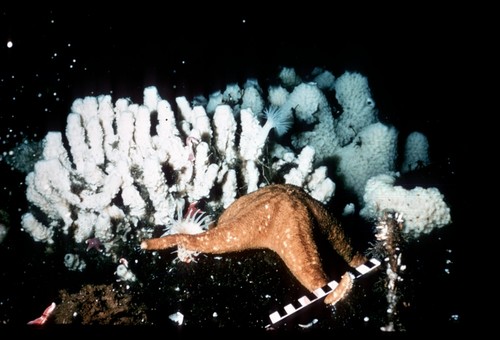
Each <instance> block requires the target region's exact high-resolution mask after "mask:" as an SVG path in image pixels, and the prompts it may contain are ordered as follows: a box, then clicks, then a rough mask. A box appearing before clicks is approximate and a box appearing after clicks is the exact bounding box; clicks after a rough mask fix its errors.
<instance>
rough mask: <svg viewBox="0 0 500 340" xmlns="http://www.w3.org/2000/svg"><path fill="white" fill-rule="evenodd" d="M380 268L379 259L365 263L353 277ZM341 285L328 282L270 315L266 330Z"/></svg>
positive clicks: (355, 270) (354, 271)
mask: <svg viewBox="0 0 500 340" xmlns="http://www.w3.org/2000/svg"><path fill="white" fill-rule="evenodd" d="M378 266H380V261H379V260H377V259H370V260H368V261H366V262H365V263H363V264H362V265H360V266H358V267H356V268H354V270H353V272H352V275H353V276H354V278H355V279H357V278H359V277H361V276H363V275H365V274H367V273H369V272H371V271H373V270H374V269H375V268H377V267H378ZM338 285H339V283H338V282H337V281H335V280H333V281H330V282H328V284H326V285H325V286H323V287H321V288H318V289H316V290H314V291H313V292H311V293H309V294H307V295H304V296H302V297H300V298H299V299H297V301H296V302H295V303H289V304H288V305H286V306H285V307H283V308H282V310H279V311H276V312H274V313H271V314H269V318H270V319H271V323H270V324H268V325H267V326H266V328H268V327H271V326H272V325H275V324H276V323H278V322H280V321H283V319H285V318H287V317H289V316H290V315H292V314H294V313H296V312H298V311H299V310H301V309H302V308H304V307H306V306H308V305H310V304H312V303H314V302H316V301H318V300H320V299H321V298H323V297H325V296H326V295H328V294H329V293H331V292H332V291H333V290H334V289H335V288H337V286H338Z"/></svg>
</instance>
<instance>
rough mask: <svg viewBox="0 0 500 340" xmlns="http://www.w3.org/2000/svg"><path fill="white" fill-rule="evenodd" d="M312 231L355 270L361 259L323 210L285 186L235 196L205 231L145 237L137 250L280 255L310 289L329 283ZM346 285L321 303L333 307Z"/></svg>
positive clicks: (297, 189)
mask: <svg viewBox="0 0 500 340" xmlns="http://www.w3.org/2000/svg"><path fill="white" fill-rule="evenodd" d="M315 227H319V228H320V229H321V231H322V232H323V233H324V234H325V235H326V236H327V237H328V240H329V241H330V243H331V245H332V246H333V248H334V249H335V251H336V252H337V253H338V254H339V255H341V256H342V257H343V258H344V260H345V261H346V262H347V263H348V264H349V266H351V267H357V266H358V265H360V264H362V263H364V262H365V261H366V258H365V256H363V255H362V254H360V253H358V252H356V251H355V250H354V248H353V246H352V245H351V243H350V241H349V239H348V238H347V236H346V235H345V233H344V231H343V229H342V228H341V226H340V224H339V223H338V221H337V220H336V219H335V218H333V217H332V216H331V215H330V214H329V213H328V212H327V210H326V209H325V207H324V206H323V205H322V204H321V203H320V202H319V201H317V200H315V199H314V198H312V197H311V196H310V195H308V194H307V193H306V192H305V191H304V190H303V189H302V188H300V187H298V186H294V185H290V184H275V185H269V186H266V187H263V188H261V189H259V190H257V191H254V192H252V193H250V194H247V195H245V196H242V197H240V198H239V199H237V200H236V201H234V202H233V203H232V204H231V205H230V206H229V207H228V208H227V209H226V210H225V211H224V212H223V213H222V215H221V216H220V217H219V219H218V221H217V225H216V226H215V227H213V228H211V229H209V230H207V231H206V232H203V233H200V234H192V235H191V234H171V235H167V236H164V237H160V238H153V239H148V240H144V241H142V243H141V248H142V249H146V250H162V249H168V248H172V247H175V246H177V247H182V248H185V249H187V250H190V251H196V252H200V253H211V254H222V253H229V252H237V251H243V250H247V249H266V248H267V249H270V250H273V251H274V252H276V253H277V254H278V255H279V256H280V257H281V259H282V260H283V261H284V262H285V264H286V266H287V267H288V269H289V270H290V271H291V273H292V274H293V275H294V276H295V278H296V279H297V280H298V281H299V282H300V283H301V284H302V285H303V286H304V287H305V288H307V289H308V290H309V291H314V290H315V289H317V288H320V287H323V286H325V285H326V284H327V283H328V279H327V276H326V274H325V272H324V271H323V268H322V264H321V260H320V256H319V253H318V248H317V246H316V244H315V242H314V238H313V229H314V228H315ZM351 286H352V277H351V276H350V275H349V274H348V273H346V274H344V275H343V276H342V279H341V281H340V283H339V285H338V287H337V288H336V289H335V290H334V291H333V292H331V293H330V294H329V295H328V296H327V297H326V298H325V303H326V304H335V303H336V302H338V301H339V300H340V299H341V298H342V297H343V296H345V294H346V293H347V292H348V291H349V290H350V288H351Z"/></svg>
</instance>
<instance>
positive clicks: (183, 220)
mask: <svg viewBox="0 0 500 340" xmlns="http://www.w3.org/2000/svg"><path fill="white" fill-rule="evenodd" d="M182 209H183V208H182V207H178V209H177V219H176V220H174V221H173V223H172V225H170V226H169V228H168V230H167V231H166V232H165V233H163V235H162V236H166V235H171V234H191V235H193V234H199V233H202V232H204V231H206V230H207V229H208V226H209V225H210V223H212V220H211V218H210V216H209V215H206V213H205V212H203V211H201V210H200V209H196V208H195V209H188V212H187V214H186V215H185V216H184V215H183V214H182ZM198 255H199V252H197V251H192V250H188V249H185V248H183V247H181V246H178V247H177V259H178V260H180V261H182V262H187V263H189V262H191V261H194V262H196V256H198Z"/></svg>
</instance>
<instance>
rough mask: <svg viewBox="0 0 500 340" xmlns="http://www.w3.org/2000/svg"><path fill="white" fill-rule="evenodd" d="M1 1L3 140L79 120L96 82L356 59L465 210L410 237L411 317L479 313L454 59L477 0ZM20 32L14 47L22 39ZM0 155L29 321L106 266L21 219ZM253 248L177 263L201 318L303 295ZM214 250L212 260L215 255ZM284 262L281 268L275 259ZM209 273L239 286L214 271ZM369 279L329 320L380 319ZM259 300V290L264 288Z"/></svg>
mask: <svg viewBox="0 0 500 340" xmlns="http://www.w3.org/2000/svg"><path fill="white" fill-rule="evenodd" d="M167 6H168V5H167ZM1 7H2V6H0V10H1V11H0V59H1V60H2V62H1V64H0V108H1V111H0V152H7V151H8V150H11V149H12V148H13V147H14V146H15V145H17V144H18V143H19V142H21V141H22V140H24V139H33V140H37V139H41V138H43V137H44V136H45V134H46V133H47V131H50V130H56V131H64V129H65V126H66V116H67V114H68V112H69V109H70V106H71V104H72V102H73V100H75V99H76V98H81V97H84V96H88V95H92V96H96V95H100V94H108V93H111V94H112V96H113V99H114V100H116V99H118V98H121V97H129V98H131V99H132V101H133V102H136V103H139V102H142V95H143V90H144V87H146V86H150V85H155V86H157V88H158V90H159V93H160V95H161V96H162V97H163V98H164V99H167V100H168V101H169V102H170V103H173V102H174V99H175V97H176V96H186V97H187V98H188V99H189V98H193V97H194V96H195V95H199V94H203V95H205V96H208V95H209V94H210V93H212V92H214V91H216V90H224V89H225V86H226V85H227V84H229V83H235V82H237V83H239V84H240V85H241V84H243V83H244V81H245V80H246V79H248V78H256V79H257V80H258V81H259V83H260V84H261V86H262V87H263V88H265V87H266V82H268V83H271V82H273V81H274V79H275V77H276V76H277V74H278V72H279V69H280V67H282V66H286V67H293V68H295V69H296V70H297V73H298V74H308V73H309V72H310V71H311V70H312V69H313V68H314V67H322V68H324V69H327V70H329V71H331V72H332V73H333V74H334V75H335V76H340V75H341V74H342V73H343V72H344V71H346V70H350V71H358V72H360V73H362V74H363V75H365V76H366V77H367V78H368V81H369V84H370V88H371V91H372V94H373V97H374V99H375V102H376V105H377V107H378V109H379V118H380V120H381V121H382V122H387V123H390V124H392V125H394V126H395V127H396V128H397V129H398V131H399V134H400V135H401V136H405V135H407V134H408V133H410V132H412V131H415V130H418V131H421V132H423V133H424V134H425V135H426V136H427V137H428V139H429V144H430V157H431V162H432V166H431V167H430V168H429V169H428V171H426V172H422V173H417V174H414V175H413V176H412V177H407V178H405V181H406V183H405V185H408V186H410V187H411V186H414V185H421V186H436V187H438V188H439V189H440V191H441V192H442V193H443V194H444V195H445V197H446V200H447V202H448V203H449V206H450V208H451V212H452V220H453V223H452V224H451V225H449V226H446V227H444V228H442V229H441V230H438V231H436V232H435V233H432V234H431V235H426V236H423V237H422V238H421V239H419V240H416V241H414V242H411V243H410V244H408V246H407V249H406V250H405V255H406V261H407V265H408V271H407V273H406V275H407V280H406V281H405V285H404V286H403V287H405V290H404V292H405V294H407V295H406V296H405V298H406V299H407V300H408V301H409V302H411V306H410V307H408V308H407V309H406V310H405V311H402V314H401V316H400V317H401V322H402V324H403V325H404V328H405V329H406V330H407V331H410V332H411V331H416V332H418V331H422V329H437V330H439V329H444V330H456V329H460V328H461V327H463V325H464V324H465V323H466V322H467V319H468V310H467V309H466V308H465V307H464V305H463V304H462V303H461V302H460V301H461V300H460V295H461V294H462V291H461V289H462V285H463V281H464V280H463V277H464V276H463V272H464V263H465V262H464V258H465V251H464V248H465V247H464V240H463V233H464V227H465V225H464V224H465V222H464V219H465V209H464V205H465V204H464V202H462V200H461V198H460V197H459V190H458V189H457V183H462V182H461V176H464V175H463V172H462V167H463V165H464V161H463V155H464V154H466V153H468V152H470V150H469V149H468V148H469V147H468V146H467V143H465V142H464V140H463V138H460V136H461V133H462V120H460V119H458V117H459V116H460V115H461V114H463V111H464V110H466V108H465V107H464V106H463V105H462V104H461V97H462V96H463V93H462V92H461V91H462V90H463V89H462V88H461V87H460V86H457V84H458V83H459V81H460V78H461V76H460V68H457V67H456V66H452V65H451V63H450V60H456V56H458V55H461V52H462V51H463V48H464V46H469V44H474V42H473V41H472V39H471V38H470V37H469V35H468V33H467V32H468V31H467V26H466V25H464V21H463V20H462V18H463V15H464V14H463V13H462V12H460V11H457V12H456V13H455V15H449V13H445V12H439V11H437V10H435V9H434V10H433V11H429V10H422V11H421V12H417V13H418V15H416V14H415V12H413V15H409V14H408V12H406V11H401V12H400V13H399V14H395V15H391V16H389V15H387V16H379V15H374V13H371V12H370V11H366V12H363V13H361V12H359V10H357V9H350V10H344V9H340V8H339V9H337V10H330V11H328V10H326V9H324V8H321V7H322V6H312V5H311V6H310V8H305V9H304V8H300V9H298V8H297V9H291V11H290V12H284V11H271V10H268V9H264V8H260V10H259V11H253V10H250V9H248V10H247V9H244V8H242V9H239V10H236V9H232V8H228V7H222V6H216V5H214V6H213V7H212V8H211V10H212V11H211V12H210V11H199V12H198V11H195V10H194V8H189V6H187V7H188V8H182V7H181V8H177V9H173V8H172V9H169V8H167V9H165V10H160V8H159V7H158V5H154V6H153V5H151V7H147V6H144V7H142V8H140V9H138V8H114V9H112V10H111V9H110V10H106V11H105V10H103V9H96V8H95V7H94V8H93V7H90V6H81V7H80V8H72V9H69V8H68V9H64V10H63V9H58V8H42V9H39V10H33V11H30V12H27V11H25V10H13V9H7V8H3V9H2V8H1ZM193 7H194V6H193ZM227 10H231V11H230V12H227V13H226V12H225V11H227ZM9 41H12V43H13V46H12V47H8V46H7V43H8V42H9ZM453 58H455V59H453ZM0 169H1V182H0V184H1V186H0V189H1V194H0V209H2V210H3V211H4V212H6V213H7V215H8V218H9V226H10V230H9V233H8V236H7V237H6V239H5V240H4V242H3V243H2V244H0V255H1V258H0V261H1V264H0V266H1V267H0V322H3V323H4V324H5V326H14V327H18V326H19V327H23V326H24V325H25V323H26V322H27V321H29V320H31V319H33V318H34V317H35V316H37V315H39V314H40V313H41V311H42V310H43V308H45V307H46V306H47V305H48V303H47V302H49V303H50V301H52V300H51V299H53V297H54V296H57V292H58V291H59V289H61V288H64V287H65V286H78V285H79V284H81V283H82V282H95V283H97V282H99V281H105V280H106V278H103V277H102V276H99V275H97V274H94V275H91V276H90V277H85V276H83V275H78V274H74V273H68V271H67V270H65V268H64V266H63V265H62V264H61V263H57V262H56V260H55V259H56V258H57V257H56V256H55V255H54V254H47V253H46V251H45V248H44V247H43V246H42V245H40V244H37V243H35V242H33V241H32V240H31V238H30V237H29V235H27V234H26V233H24V232H22V231H20V230H19V228H20V223H19V218H20V216H21V214H22V213H23V212H25V211H26V207H27V203H26V199H25V186H24V176H25V174H23V173H21V172H19V171H16V170H14V169H11V167H9V166H8V165H6V164H5V162H0ZM334 199H339V200H340V199H342V198H341V197H339V198H337V196H335V198H334ZM246 255H250V256H240V255H235V256H233V257H230V258H229V259H225V260H222V261H218V262H217V261H214V259H210V258H208V259H207V258H205V259H201V260H200V261H201V263H199V264H198V267H197V268H198V269H197V271H194V270H193V269H188V268H183V267H180V268H177V269H176V271H179V272H180V273H179V276H178V279H177V280H178V282H181V284H186V285H194V287H191V288H190V289H191V291H193V296H191V297H190V298H189V299H188V302H186V304H187V303H191V306H190V307H189V308H191V311H192V312H193V313H195V312H194V311H196V313H199V314H198V315H196V314H195V317H196V318H197V319H198V320H199V321H198V322H199V323H198V324H196V323H195V326H199V327H202V328H203V327H205V326H207V327H209V326H217V327H221V328H224V327H225V326H227V327H228V328H233V327H236V328H240V327H241V328H247V327H248V328H261V327H262V324H263V323H266V322H267V321H268V320H267V315H268V313H269V312H270V310H269V308H272V307H271V306H269V305H265V303H264V302H262V303H261V301H259V299H264V298H262V296H264V295H265V293H264V292H266V291H269V292H270V294H283V295H284V296H283V298H284V299H286V298H289V299H294V298H295V297H298V296H300V294H301V290H300V288H299V287H295V286H294V285H293V284H290V285H289V287H291V288H286V289H285V288H283V287H286V284H285V283H284V282H285V280H289V279H287V275H286V273H285V269H284V268H282V267H280V266H281V265H280V263H279V261H278V260H277V259H276V258H273V256H272V254H261V253H258V254H246ZM204 261H207V263H208V264H207V265H203V262H204ZM214 263H215V264H214ZM256 267H259V268H263V269H262V271H261V273H265V274H266V275H265V278H261V279H257V277H258V276H259V274H258V273H259V271H258V270H256V269H255V268H256ZM143 269H144V270H143V272H142V274H140V275H143V276H144V277H147V276H148V275H152V276H151V277H154V279H152V280H151V282H150V283H149V286H148V289H147V290H145V292H143V294H144V301H146V302H148V303H151V302H152V301H154V300H155V298H158V299H161V298H160V297H157V296H155V295H154V294H152V293H151V292H153V291H155V289H156V290H158V289H168V288H162V285H163V284H165V282H164V281H163V280H162V279H161V278H160V276H159V273H156V274H155V273H154V267H153V266H151V265H149V266H145V267H144V268H143ZM162 270H163V269H162ZM246 271H250V273H252V274H251V275H256V277H254V279H255V280H254V282H251V283H250V282H247V281H248V280H247V279H246V278H247V277H248V273H247V272H246ZM273 272H277V274H278V275H276V276H275V277H274V276H273V275H267V274H269V273H273ZM210 275H215V276H216V280H214V281H213V282H219V283H222V286H223V287H226V288H224V289H223V290H220V289H218V288H217V287H220V286H219V285H216V284H214V285H213V286H210V287H207V284H208V285H210V284H209V283H208V282H211V281H210V280H207V277H210ZM262 276H264V274H262ZM252 277H253V276H252ZM181 278H182V279H181ZM107 279H110V280H114V278H112V277H109V278H107ZM374 281H375V279H373V280H372V281H370V280H368V282H371V283H374ZM178 282H177V283H178ZM198 289H199V290H198ZM284 289H285V292H284V293H283V292H282V290H284ZM287 289H288V290H287ZM360 289H365V290H366V291H365V290H362V291H361V292H360V293H359V294H358V295H357V297H356V296H355V297H354V299H355V300H354V301H355V302H353V303H352V304H351V305H350V306H349V307H339V312H338V315H339V316H338V318H331V317H326V316H324V318H326V321H324V322H323V325H322V326H324V327H325V328H327V329H328V330H332V332H335V330H336V329H339V330H345V329H347V330H356V329H365V330H369V331H373V332H375V333H376V332H377V330H378V326H380V325H381V324H383V318H384V316H385V314H384V312H385V311H384V310H381V306H383V303H382V302H383V301H382V302H381V301H380V300H377V299H378V298H380V296H381V295H380V294H379V295H377V294H374V295H375V296H376V297H373V296H372V297H371V296H370V290H371V289H373V287H365V288H360ZM207 292H211V293H210V294H207ZM362 298H366V300H367V302H366V303H363V302H362V301H361V300H362ZM255 300H257V301H258V302H259V303H257V304H255V303H252V302H254V301H255ZM283 302H285V301H283ZM169 303H170V301H168V299H167V300H166V301H165V302H164V304H163V305H162V306H163V307H161V308H160V307H159V310H158V311H157V313H152V314H151V315H152V316H151V318H152V319H154V323H155V324H156V325H158V324H161V322H165V323H167V322H170V321H169V320H168V319H167V318H166V315H168V314H170V312H171V310H175V308H172V309H169V307H168V305H169ZM214 304H216V305H217V306H224V307H223V308H222V309H223V310H224V311H223V312H219V314H220V315H219V317H218V321H217V323H216V324H211V321H210V320H211V319H210V315H211V311H212V309H213V305H214ZM263 304H264V305H263ZM262 305H263V306H262ZM259 306H260V307H259ZM162 308H164V309H162ZM342 308H344V309H342ZM271 311H272V310H271ZM319 313H320V315H321V312H319ZM323 313H324V312H323ZM363 316H370V317H371V318H372V320H375V321H373V322H372V323H369V324H368V325H367V323H366V322H363V321H359V320H362V319H363ZM224 318H226V321H221V320H224ZM323 320H324V319H323ZM191 322H192V321H191ZM328 322H331V324H328ZM325 323H327V325H326V326H325Z"/></svg>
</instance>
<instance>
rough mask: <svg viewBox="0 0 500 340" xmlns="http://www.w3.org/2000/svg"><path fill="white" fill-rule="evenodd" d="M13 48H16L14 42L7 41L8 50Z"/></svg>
mask: <svg viewBox="0 0 500 340" xmlns="http://www.w3.org/2000/svg"><path fill="white" fill-rule="evenodd" d="M12 46H14V44H13V43H12V41H10V40H9V41H7V48H12Z"/></svg>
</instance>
